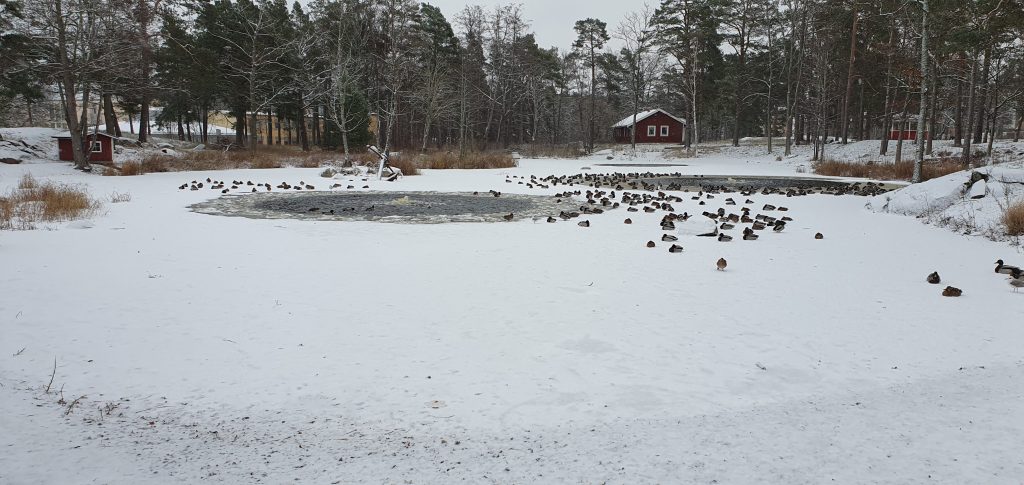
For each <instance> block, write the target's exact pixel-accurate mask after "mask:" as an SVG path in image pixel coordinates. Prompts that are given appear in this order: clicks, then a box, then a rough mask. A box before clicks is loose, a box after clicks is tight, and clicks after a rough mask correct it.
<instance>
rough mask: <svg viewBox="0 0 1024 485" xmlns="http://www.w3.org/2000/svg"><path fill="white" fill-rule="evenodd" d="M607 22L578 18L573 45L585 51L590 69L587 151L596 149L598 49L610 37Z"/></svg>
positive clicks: (585, 63)
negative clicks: (595, 120)
mask: <svg viewBox="0 0 1024 485" xmlns="http://www.w3.org/2000/svg"><path fill="white" fill-rule="evenodd" d="M607 26H608V25H607V24H606V23H604V22H602V21H600V20H597V19H592V18H587V19H584V20H577V21H576V26H575V27H574V28H575V30H576V41H575V42H573V44H572V46H573V48H574V49H577V50H579V51H581V52H583V53H585V56H584V57H583V60H584V61H583V62H584V65H585V66H586V67H587V68H589V69H590V129H589V131H588V132H587V152H588V153H592V152H593V151H594V118H595V116H596V114H597V104H596V103H597V102H596V99H597V51H599V50H601V49H602V48H603V47H604V44H605V42H607V41H608V40H609V39H610V37H608V32H607V30H606V29H607Z"/></svg>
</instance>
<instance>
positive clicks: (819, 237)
mask: <svg viewBox="0 0 1024 485" xmlns="http://www.w3.org/2000/svg"><path fill="white" fill-rule="evenodd" d="M814 239H825V235H824V234H822V233H820V232H819V233H817V234H815V235H814Z"/></svg>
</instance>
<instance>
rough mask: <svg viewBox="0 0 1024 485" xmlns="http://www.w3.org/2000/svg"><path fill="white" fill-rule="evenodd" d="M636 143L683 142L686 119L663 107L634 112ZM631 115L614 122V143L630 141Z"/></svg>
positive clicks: (684, 139)
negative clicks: (677, 116)
mask: <svg viewBox="0 0 1024 485" xmlns="http://www.w3.org/2000/svg"><path fill="white" fill-rule="evenodd" d="M636 125H637V132H636V142H637V143H683V142H685V141H686V121H683V120H681V119H679V118H676V117H675V116H672V114H671V113H669V112H668V111H665V110H663V109H652V110H649V111H644V112H643V113H637V114H636ZM632 127H633V116H632V115H630V116H628V117H627V118H625V119H623V120H622V121H620V122H618V123H615V125H614V126H612V129H613V130H614V131H615V142H616V143H630V138H631V136H630V135H631V129H632Z"/></svg>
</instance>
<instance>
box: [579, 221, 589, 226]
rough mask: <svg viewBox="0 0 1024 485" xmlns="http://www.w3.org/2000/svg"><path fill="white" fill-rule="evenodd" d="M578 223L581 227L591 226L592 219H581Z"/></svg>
mask: <svg viewBox="0 0 1024 485" xmlns="http://www.w3.org/2000/svg"><path fill="white" fill-rule="evenodd" d="M577 225H578V226H580V227H590V221H580V222H579V224H577Z"/></svg>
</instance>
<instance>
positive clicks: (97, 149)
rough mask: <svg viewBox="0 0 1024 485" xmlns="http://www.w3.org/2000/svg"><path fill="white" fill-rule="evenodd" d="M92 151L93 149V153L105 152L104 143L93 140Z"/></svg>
mask: <svg viewBox="0 0 1024 485" xmlns="http://www.w3.org/2000/svg"><path fill="white" fill-rule="evenodd" d="M91 151H92V153H103V144H102V143H100V142H98V141H94V142H92V150H91Z"/></svg>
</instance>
